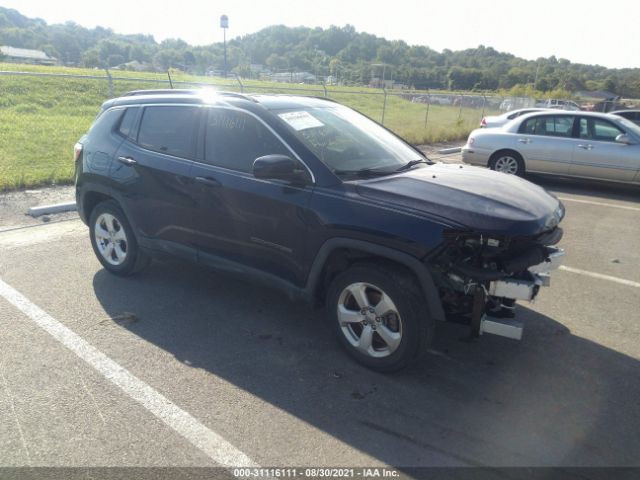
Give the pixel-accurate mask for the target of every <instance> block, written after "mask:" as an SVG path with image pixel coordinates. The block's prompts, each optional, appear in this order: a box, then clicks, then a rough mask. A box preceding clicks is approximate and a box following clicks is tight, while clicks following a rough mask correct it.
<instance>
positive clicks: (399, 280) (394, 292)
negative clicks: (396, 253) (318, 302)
mask: <svg viewBox="0 0 640 480" xmlns="http://www.w3.org/2000/svg"><path fill="white" fill-rule="evenodd" d="M357 298H358V299H357ZM361 304H365V305H361ZM326 308H327V316H328V319H329V322H330V323H331V325H333V328H334V329H335V332H336V334H337V336H338V341H339V343H340V344H341V345H342V347H343V348H344V349H345V350H346V351H347V353H348V354H349V355H351V356H352V357H353V358H354V359H355V360H356V361H357V362H359V363H360V364H362V365H364V366H366V367H368V368H371V369H372V370H377V371H379V372H393V371H396V370H400V369H402V368H404V367H406V366H407V365H409V364H410V363H412V362H414V361H415V360H417V359H418V358H420V356H421V355H422V354H423V353H424V352H425V351H426V350H427V348H428V346H429V345H430V343H431V340H432V338H433V333H434V328H435V322H434V320H433V319H432V318H430V316H429V313H428V309H427V307H426V303H425V299H424V296H423V295H422V293H421V292H420V290H419V289H418V288H417V286H416V281H415V279H414V278H413V277H412V276H411V275H409V274H408V273H406V272H405V271H404V270H402V269H400V268H396V267H394V266H393V265H384V266H380V265H376V264H372V263H366V264H356V265H353V266H351V267H349V269H347V270H345V271H344V272H342V273H340V274H338V275H337V276H336V277H335V278H334V280H333V281H332V282H331V285H330V286H329V290H328V292H327V301H326ZM364 312H366V313H364ZM383 332H384V333H383ZM363 336H364V337H363Z"/></svg>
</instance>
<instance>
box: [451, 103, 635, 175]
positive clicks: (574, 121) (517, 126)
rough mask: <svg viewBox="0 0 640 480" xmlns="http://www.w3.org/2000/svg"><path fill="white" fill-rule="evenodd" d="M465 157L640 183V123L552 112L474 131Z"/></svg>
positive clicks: (500, 167)
mask: <svg viewBox="0 0 640 480" xmlns="http://www.w3.org/2000/svg"><path fill="white" fill-rule="evenodd" d="M462 160H463V161H464V162H465V163H469V164H472V165H482V166H488V167H489V168H491V169H492V170H497V171H500V172H504V173H510V174H514V175H522V174H523V173H524V172H525V171H527V172H535V173H546V174H553V175H563V176H575V177H581V178H589V179H596V180H608V181H614V182H624V183H634V184H640V126H638V125H636V124H634V123H633V122H631V121H629V120H627V119H626V118H623V117H619V116H617V115H609V114H606V113H595V112H569V111H559V110H546V111H542V112H535V113H529V114H526V115H523V116H521V117H518V118H516V119H514V120H511V121H510V122H509V123H507V124H506V125H504V126H503V127H499V128H482V129H477V130H474V131H473V132H471V134H470V135H469V139H468V140H467V144H466V145H465V146H464V147H462Z"/></svg>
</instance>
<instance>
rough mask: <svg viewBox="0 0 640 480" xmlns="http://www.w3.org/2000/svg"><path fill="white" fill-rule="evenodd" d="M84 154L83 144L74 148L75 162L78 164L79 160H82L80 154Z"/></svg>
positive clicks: (77, 144)
mask: <svg viewBox="0 0 640 480" xmlns="http://www.w3.org/2000/svg"><path fill="white" fill-rule="evenodd" d="M81 153H82V144H81V143H79V142H78V143H76V144H75V145H74V146H73V161H74V162H77V161H78V158H80V154H81Z"/></svg>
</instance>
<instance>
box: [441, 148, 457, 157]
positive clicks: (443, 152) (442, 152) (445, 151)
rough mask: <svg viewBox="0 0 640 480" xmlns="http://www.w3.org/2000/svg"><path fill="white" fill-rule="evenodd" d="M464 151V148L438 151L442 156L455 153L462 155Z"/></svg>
mask: <svg viewBox="0 0 640 480" xmlns="http://www.w3.org/2000/svg"><path fill="white" fill-rule="evenodd" d="M461 151H462V147H455V148H444V149H442V150H438V153H439V154H440V155H451V154H453V153H460V152H461Z"/></svg>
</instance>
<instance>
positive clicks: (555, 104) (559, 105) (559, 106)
mask: <svg viewBox="0 0 640 480" xmlns="http://www.w3.org/2000/svg"><path fill="white" fill-rule="evenodd" d="M536 107H540V108H552V109H554V110H570V111H577V110H581V108H580V105H578V104H577V103H576V102H572V101H571V100H557V99H555V98H550V99H548V100H545V101H542V102H538V103H536Z"/></svg>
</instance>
